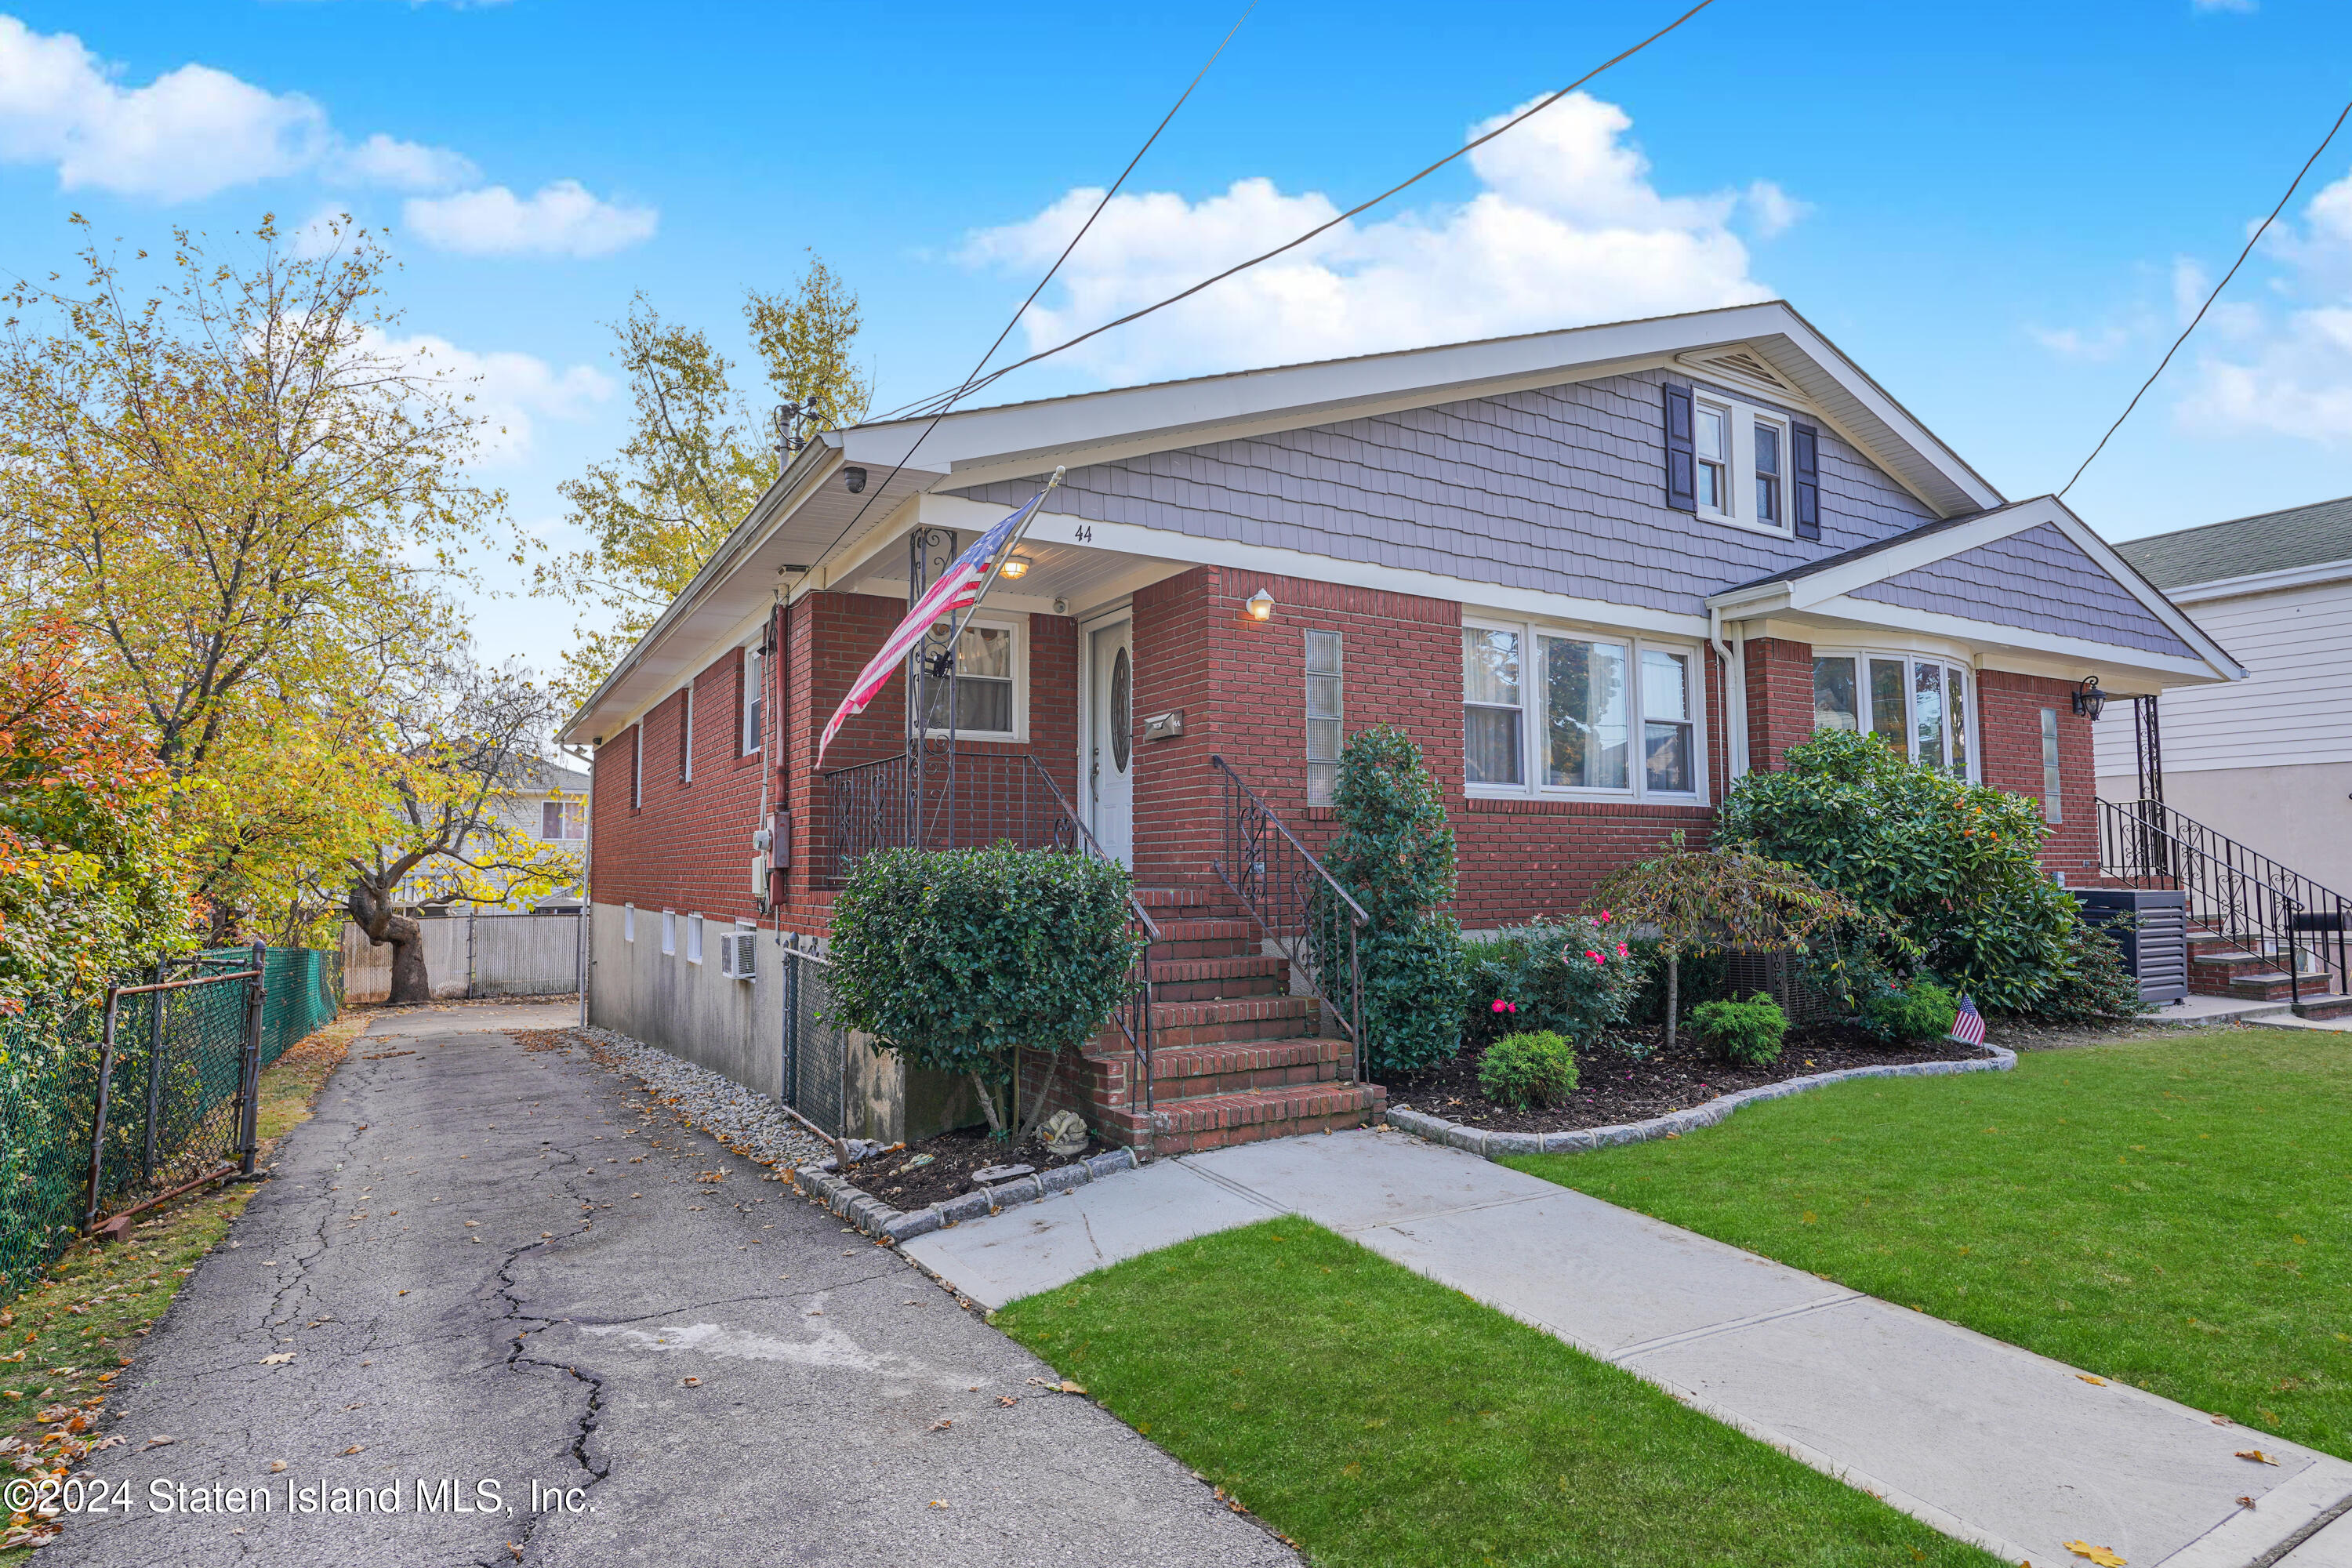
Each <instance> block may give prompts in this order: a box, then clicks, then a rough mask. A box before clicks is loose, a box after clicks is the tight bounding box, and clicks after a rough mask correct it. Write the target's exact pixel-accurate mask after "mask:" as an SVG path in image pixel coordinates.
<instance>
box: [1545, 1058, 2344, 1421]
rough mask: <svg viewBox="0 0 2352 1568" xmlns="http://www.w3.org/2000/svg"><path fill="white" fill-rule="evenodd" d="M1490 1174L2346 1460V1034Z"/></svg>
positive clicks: (2061, 1068) (2027, 1071) (1942, 1087)
mask: <svg viewBox="0 0 2352 1568" xmlns="http://www.w3.org/2000/svg"><path fill="white" fill-rule="evenodd" d="M1508 1163H1510V1164H1512V1165H1513V1166H1516V1167H1517V1168H1518V1169H1520V1170H1523V1171H1527V1172H1530V1173H1534V1174H1536V1175H1538V1176H1543V1177H1546V1178H1548V1179H1549V1180H1551V1181H1555V1182H1558V1183H1559V1184H1562V1185H1563V1186H1570V1187H1574V1188H1576V1189H1577V1190H1578V1191H1580V1192H1585V1193H1590V1194H1592V1195H1593V1196H1595V1197H1598V1198H1604V1199H1606V1200H1608V1201H1609V1202H1611V1203H1614V1204H1620V1205H1624V1206H1625V1207H1627V1208H1633V1209H1639V1210H1640V1211H1642V1212H1643V1213H1644V1214H1649V1215H1656V1216H1657V1217H1658V1218H1660V1219H1663V1220H1666V1221H1669V1222H1671V1223H1673V1224H1675V1225H1678V1226H1685V1227H1687V1228H1689V1229H1691V1230H1696V1231H1699V1232H1701V1233H1703V1234H1705V1235H1707V1236H1711V1237H1717V1239H1719V1240H1723V1241H1727V1242H1730V1243H1732V1244H1734V1245H1735V1246H1738V1247H1748V1248H1749V1249H1751V1250H1753V1251H1756V1252H1760V1253H1762V1254H1764V1255H1765V1256H1767V1257H1769V1258H1779V1259H1780V1260H1781V1261H1783V1262H1785V1263H1789V1264H1792V1265H1794V1266H1795V1267H1797V1268H1803V1269H1808V1270H1810V1271H1811V1272H1814V1273H1817V1274H1820V1275H1822V1276H1824V1277H1826V1278H1828V1279H1835V1280H1837V1281H1839V1282H1840V1283H1842V1284H1845V1285H1850V1286H1853V1288H1854V1289H1859V1290H1866V1291H1868V1292H1870V1293H1871V1294H1873V1295H1874V1296H1880V1297H1884V1298H1885V1299H1886V1300H1890V1301H1895V1302H1899V1303H1901V1304H1903V1305H1905V1306H1916V1307H1919V1308H1922V1309H1924V1310H1927V1311H1929V1312H1932V1313H1934V1314H1936V1315H1937V1317H1940V1318H1946V1319H1948V1320H1950V1321H1953V1322H1956V1323H1964V1324H1966V1325H1967V1326H1969V1328H1972V1329H1977V1330H1979V1331H1982V1332H1984V1333H1987V1334H1990V1335H1991V1336H1993V1337H1994V1338H1995V1339H2000V1340H2007V1341H2008V1342H2011V1344H2018V1345H2023V1346H2025V1347H2027V1348H2028V1349H2031V1350H2035V1351H2039V1352H2042V1353H2043V1354H2045V1355H2050V1356H2054V1357H2056V1358H2058V1359H2059V1360H2061V1361H2064V1362H2070V1363H2074V1365H2076V1366H2080V1367H2084V1368H2086V1369H2088V1370H2090V1371H2092V1372H2095V1373H2102V1374H2104V1375H2105V1376H2107V1377H2111V1378H2119V1379H2124V1380H2127V1381H2129V1382H2131V1383H2134V1384H2138V1385H2139V1386H2141V1387H2143V1388H2147V1389H2152V1390H2154V1391H2155V1392H2156V1393H2158V1394H2163V1395H2165V1396H2167V1397H2168V1398H2172V1399H2177V1400H2179V1401H2180V1402H2182V1403H2183V1404H2186V1405H2194V1406H2196V1407H2197V1408H2199V1409H2201V1410H2210V1411H2214V1412H2217V1413H2219V1414H2221V1415H2228V1416H2231V1418H2232V1419H2235V1420H2237V1421H2241V1422H2244V1423H2247V1424H2249V1425H2252V1426H2261V1427H2263V1428H2264V1429H2266V1430H2268V1431H2272V1432H2275V1433H2277V1434H2279V1435H2280V1436H2285V1437H2289V1438H2292V1439H2294V1441H2296V1442H2299V1443H2305V1444H2309V1445H2310V1446H2311V1447H2315V1448H2323V1449H2326V1450H2327V1451H2328V1452H2330V1453H2333V1454H2336V1455H2338V1456H2340V1457H2343V1458H2352V1037H2346V1036H2343V1035H2336V1034H2319V1033H2300V1032H2292V1031H2288V1030H2284V1029H2262V1028H2241V1029H2231V1030H2227V1031H2205V1032H2202V1033H2200V1034H2198V1035H2193V1036H2188V1037H2157V1038H2152V1039H2148V1040H2135V1041H2129V1042H2125V1043H2119V1044H2116V1045H2106V1046H2098V1047H2090V1048H2086V1049H2082V1050H2072V1051H2063V1052H2050V1053H2044V1054H2040V1055H2032V1056H2026V1057H2022V1058H2020V1060H2019V1063H2018V1067H2017V1070H2016V1071H2014V1072H2008V1073H1981V1074H1969V1075H1966V1076H1963V1077H1958V1078H1933V1079H1866V1080H1863V1081H1859V1082H1854V1083H1850V1084H1844V1085H1840V1086H1838V1087H1836V1088H1833V1089H1822V1090H1818V1091H1816V1092H1814V1093H1811V1094H1805V1095H1799V1096H1796V1097H1794V1098H1791V1099H1789V1100H1777V1101H1772V1102H1770V1103H1768V1104H1764V1105H1759V1106H1752V1107H1750V1108H1748V1109H1747V1110H1742V1111H1740V1112H1739V1113H1738V1115H1737V1116H1734V1117H1732V1118H1731V1119H1730V1120H1729V1121H1726V1122H1724V1123H1723V1124H1722V1125H1721V1126H1718V1127H1714V1128H1709V1129H1707V1130H1706V1131H1702V1132H1698V1133H1695V1134H1691V1135H1687V1136H1685V1137H1683V1138H1680V1139H1677V1140H1675V1141H1673V1142H1657V1143H1644V1144H1638V1145H1633V1146H1631V1147H1625V1148H1620V1149H1612V1150H1606V1151H1602V1152H1597V1153H1591V1154H1575V1155H1547V1156H1539V1157H1535V1158H1527V1159H1514V1160H1512V1161H1510V1162H1508Z"/></svg>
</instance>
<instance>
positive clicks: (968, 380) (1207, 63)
mask: <svg viewBox="0 0 2352 1568" xmlns="http://www.w3.org/2000/svg"><path fill="white" fill-rule="evenodd" d="M1257 6H1258V0H1249V4H1248V5H1246V6H1244V8H1243V10H1242V14H1241V15H1240V16H1238V17H1236V18H1234V25H1233V26H1230V27H1228V28H1226V29H1225V36H1224V37H1223V38H1220V39H1219V40H1218V41H1217V47H1215V48H1213V49H1212V50H1211V51H1209V58H1207V59H1205V60H1203V61H1202V62H1201V68H1200V69H1199V70H1197V71H1195V72H1193V73H1192V80H1191V81H1189V82H1187V83H1186V84H1185V86H1184V90H1183V91H1182V92H1181V93H1178V94H1177V95H1176V101H1175V102H1173V103H1171V104H1170V105H1169V106H1168V112H1167V113H1165V114H1163V115H1161V116H1160V123H1159V124H1157V125H1155V126H1153V127H1152V128H1151V134H1150V135H1149V136H1147V137H1145V138H1144V139H1143V145H1142V146H1140V147H1138V148H1137V149H1136V150H1135V156H1134V157H1132V158H1129V160H1128V161H1127V167H1126V168H1124V169H1121V170H1120V171H1119V172H1118V179H1116V180H1113V181H1112V182H1111V184H1110V189H1108V190H1107V191H1105V192H1104V193H1103V195H1102V200H1100V201H1098V202H1097V203H1096V204H1095V210H1094V211H1092V212H1090V213H1088V214H1087V221H1086V222H1084V223H1082V224H1080V225H1079V226H1078V232H1077V233H1076V234H1074V235H1072V236H1071V237H1070V243H1069V244H1067V245H1066V246H1064V247H1062V254H1061V255H1059V256H1057V257H1055V258H1054V265H1053V266H1051V267H1048V268H1045V276H1044V277H1043V278H1040V279H1037V286H1036V287H1035V288H1034V289H1030V290H1029V297H1028V298H1027V299H1026V300H1022V301H1021V308H1020V309H1019V310H1015V311H1013V319H1012V320H1011V321H1007V322H1005V323H1004V330H1003V331H1001V332H999V333H997V334H996V341H995V342H992V343H990V344H989V345H988V352H987V353H984V354H982V355H981V356H980V363H977V364H975V365H973V366H972V367H971V374H970V375H967V376H965V377H964V388H966V389H969V388H971V387H972V386H974V385H985V384H986V383H983V382H979V381H978V380H977V378H978V376H979V375H980V373H981V372H982V370H984V369H986V368H987V366H988V362H989V361H990V360H992V359H994V358H995V357H996V351H997V350H998V349H1000V348H1003V346H1004V340H1005V339H1006V338H1009V337H1011V336H1012V335H1013V328H1014V327H1017V326H1019V325H1020V324H1021V318H1022V317H1023V316H1024V315H1026V314H1028V312H1029V307H1030V306H1032V305H1034V304H1035V303H1036V302H1037V296H1038V295H1040V294H1043V293H1044V292H1045V285H1046V284H1048V283H1051V282H1052V281H1053V280H1054V275H1055V273H1057V272H1059V271H1061V269H1062V263H1063V262H1065V261H1067V260H1068V259H1069V258H1070V252H1072V251H1074V250H1076V249H1077V247H1078V241H1080V240H1082V239H1084V238H1086V237H1087V230H1088V229H1090V228H1092V227H1094V226H1095V219H1097V218H1098V217H1100V216H1102V215H1103V209H1104V208H1106V207H1108V206H1109V205H1110V200H1111V198H1112V197H1113V196H1115V195H1118V193H1119V187H1121V186H1122V185H1125V184H1127V177H1128V176H1129V174H1133V173H1135V166H1136V165H1137V164H1138V163H1142V162H1143V155H1144V154H1145V153H1149V152H1150V151H1151V144H1152V143H1153V142H1157V141H1159V140H1160V132H1163V131H1165V130H1167V129H1168V124H1169V121H1172V120H1174V119H1175V118H1176V111H1177V110H1180V109H1181V108H1183V107H1184V101H1185V100H1187V99H1189V98H1191V97H1192V89H1194V88H1196V87H1199V86H1200V85H1201V81H1202V78H1204V77H1206V76H1207V75H1208V74H1209V68H1210V67H1211V66H1213V65H1215V64H1216V63H1217V57H1218V56H1220V55H1222V54H1223V53H1224V52H1225V46H1226V45H1227V44H1230V43H1232V42H1233V41H1234V34H1236V33H1238V32H1240V31H1241V30H1242V24H1243V23H1244V22H1246V21H1248V20H1249V19H1250V13H1251V12H1253V11H1255V10H1256V9H1257ZM991 379H993V377H992V378H991ZM961 396H962V392H961V390H960V391H959V392H957V393H955V394H953V395H949V396H948V399H947V401H946V402H945V403H944V404H941V405H940V409H939V412H938V413H936V414H934V415H932V416H931V422H930V423H929V425H926V426H923V431H922V434H921V435H919V436H918V437H915V439H914V441H913V442H912V443H911V444H909V445H908V447H907V449H906V451H904V452H903V453H901V454H899V457H898V461H897V462H896V463H893V464H892V465H891V466H890V473H889V477H888V478H887V479H884V480H883V481H882V482H881V483H880V484H879V485H877V486H876V487H875V489H874V493H873V494H872V495H871V496H869V497H867V498H866V501H865V503H864V504H863V505H861V506H859V507H858V509H857V510H856V514H855V515H854V516H852V517H851V518H850V520H849V521H848V523H847V524H846V525H845V527H844V528H843V529H842V531H841V532H840V534H839V535H838V536H837V537H836V538H835V540H834V542H832V543H831V544H828V545H826V546H825V547H824V555H830V554H832V553H833V552H835V551H836V550H838V549H840V548H841V542H842V540H844V539H847V538H848V537H849V535H850V531H852V530H853V529H855V528H856V526H857V525H858V523H859V522H860V521H863V520H864V519H865V516H866V508H867V507H870V506H872V505H873V504H874V503H875V502H876V501H877V500H881V499H882V493H883V492H884V491H885V490H887V489H889V488H890V480H891V479H897V478H898V474H899V471H900V470H901V469H903V468H906V466H907V465H908V463H910V462H912V461H914V458H915V448H916V447H920V446H921V445H922V444H923V443H924V442H925V441H926V440H928V439H929V438H930V434H931V432H932V431H934V430H936V429H938V428H939V427H940V420H941V419H944V418H945V417H947V414H948V410H949V409H950V408H953V407H954V406H955V405H956V403H957V402H958V400H959V399H960V398H961ZM938 401H939V400H938V398H937V397H927V398H925V399H923V400H922V403H921V404H919V405H908V406H909V407H910V408H912V407H921V406H928V405H930V404H932V403H935V402H938ZM824 555H820V556H818V557H816V559H817V560H819V561H822V560H824Z"/></svg>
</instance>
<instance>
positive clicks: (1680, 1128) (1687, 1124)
mask: <svg viewBox="0 0 2352 1568" xmlns="http://www.w3.org/2000/svg"><path fill="white" fill-rule="evenodd" d="M1956 1043H1958V1044H1967V1043H1968V1042H1966V1041H1960V1042H1956ZM1978 1048H1979V1049H1980V1050H1982V1051H1983V1052H1984V1053H1985V1054H1984V1056H1983V1057H1981V1058H1978V1059H1977V1060H1974V1061H1968V1060H1961V1061H1935V1062H1904V1063H1895V1064H1889V1065H1886V1066H1882V1067H1867V1068H1839V1069H1838V1070H1837V1071H1835V1072H1820V1073H1811V1074H1809V1075H1807V1076H1806V1077H1804V1078H1792V1079H1784V1080H1782V1081H1781V1082H1780V1083H1765V1084H1759V1085H1757V1086H1756V1087H1755V1088H1754V1089H1738V1090H1737V1091H1735V1092H1733V1093H1730V1094H1726V1095H1720V1096H1717V1098H1716V1099H1714V1100H1708V1101H1707V1102H1706V1104H1704V1105H1693V1106H1689V1107H1686V1108H1685V1109H1684V1110H1675V1111H1669V1112H1668V1113H1667V1114H1665V1115H1664V1116H1654V1117H1652V1118H1651V1119H1650V1120H1649V1121H1625V1122H1620V1123H1618V1124H1616V1125H1615V1126H1612V1127H1580V1128H1578V1129H1576V1130H1574V1131H1568V1132H1489V1131H1486V1130H1485V1129H1483V1128H1478V1127H1466V1126H1465V1125H1463V1124H1462V1123H1461V1122H1459V1121H1447V1120H1445V1118H1444V1117H1442V1116H1431V1115H1429V1114H1427V1113H1426V1112H1423V1111H1419V1110H1412V1109H1411V1108H1410V1107H1406V1106H1391V1107H1390V1108H1389V1110H1387V1111H1386V1113H1385V1114H1384V1117H1383V1120H1384V1121H1386V1122H1387V1124H1388V1125H1389V1126H1391V1127H1393V1128H1395V1129H1397V1130H1398V1131H1401V1132H1410V1133H1412V1135H1413V1136H1414V1137H1416V1138H1422V1139H1426V1140H1427V1141H1428V1142H1432V1143H1443V1144H1444V1145H1446V1146H1447V1147H1449V1148H1454V1149H1463V1150H1466V1151H1468V1152H1471V1153H1473V1154H1477V1155H1482V1156H1484V1157H1485V1158H1486V1159H1489V1160H1499V1159H1501V1158H1502V1157H1503V1156H1504V1155H1506V1154H1581V1153H1584V1152H1587V1151H1590V1150H1593V1149H1610V1148H1614V1147H1616V1146H1617V1145H1619V1144H1622V1143H1647V1142H1651V1141H1652V1140H1654V1139H1658V1138H1675V1137H1680V1136H1681V1135H1682V1134H1683V1133H1685V1132H1695V1131H1698V1130H1699V1129H1700V1128H1702V1127H1713V1126H1714V1125H1716V1123H1717V1122H1719V1121H1724V1120H1725V1119H1726V1118H1727V1117H1729V1116H1730V1115H1731V1113H1732V1112H1733V1111H1735V1110H1738V1109H1739V1108H1740V1107H1741V1106H1743V1105H1751V1104H1754V1103H1755V1102H1757V1101H1758V1100H1785V1099H1787V1098H1788V1097H1789V1096H1790V1095H1792V1094H1802V1093H1804V1092H1805V1091H1806V1090H1807V1089H1820V1088H1822V1087H1823V1086H1824V1085H1827V1084H1832V1083H1843V1082H1845V1081H1846V1080H1847V1079H1858V1078H1944V1077H1948V1076H1949V1075H1951V1074H1953V1073H1963V1072H2007V1071H2009V1070H2010V1069H2011V1068H2014V1067H2015V1066H2017V1053H2016V1052H2015V1051H2012V1050H2010V1049H2008V1048H2007V1047H2001V1046H1991V1045H1988V1046H1981V1047H1978Z"/></svg>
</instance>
